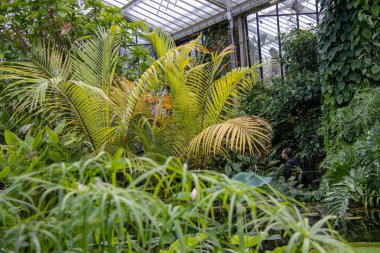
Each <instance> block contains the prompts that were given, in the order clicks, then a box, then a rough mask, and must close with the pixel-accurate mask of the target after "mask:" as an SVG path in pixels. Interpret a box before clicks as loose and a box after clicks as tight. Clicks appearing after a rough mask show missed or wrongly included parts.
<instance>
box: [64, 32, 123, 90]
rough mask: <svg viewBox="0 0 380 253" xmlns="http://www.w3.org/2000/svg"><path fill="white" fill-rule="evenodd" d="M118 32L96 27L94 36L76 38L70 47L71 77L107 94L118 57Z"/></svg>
mask: <svg viewBox="0 0 380 253" xmlns="http://www.w3.org/2000/svg"><path fill="white" fill-rule="evenodd" d="M119 47H120V33H119V28H118V27H117V26H116V25H113V26H112V27H111V28H110V30H109V31H108V30H106V29H104V28H98V30H97V32H96V36H95V37H93V38H87V39H84V40H78V41H77V42H76V43H75V44H74V45H73V47H72V52H73V53H72V68H73V79H75V80H81V81H83V82H84V83H87V84H89V85H92V86H94V87H98V88H101V89H102V90H103V91H104V92H106V93H107V94H109V92H110V89H111V84H112V82H113V78H114V74H115V70H116V65H117V62H118V59H119Z"/></svg>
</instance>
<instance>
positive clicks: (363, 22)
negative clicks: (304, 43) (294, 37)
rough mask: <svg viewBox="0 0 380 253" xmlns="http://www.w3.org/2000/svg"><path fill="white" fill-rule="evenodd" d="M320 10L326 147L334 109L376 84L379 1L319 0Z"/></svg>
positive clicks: (379, 70) (379, 68) (379, 67)
mask: <svg viewBox="0 0 380 253" xmlns="http://www.w3.org/2000/svg"><path fill="white" fill-rule="evenodd" d="M321 11H322V12H323V13H324V17H323V20H322V22H321V25H320V26H319V29H318V47H319V48H318V49H319V52H320V57H321V66H320V70H321V77H322V96H323V98H324V103H323V111H324V122H325V123H324V125H325V129H324V130H325V144H327V143H328V140H329V139H331V138H330V137H331V136H330V134H331V131H329V125H330V124H329V122H330V121H331V120H332V119H333V117H334V112H335V110H336V109H337V108H339V107H342V106H345V105H347V104H348V103H349V102H350V101H351V99H352V98H353V96H354V95H355V93H356V92H357V91H359V90H361V89H363V88H368V87H374V86H378V85H379V81H380V15H379V14H380V0H322V1H321ZM327 145H328V144H327Z"/></svg>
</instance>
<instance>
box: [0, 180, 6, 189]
mask: <svg viewBox="0 0 380 253" xmlns="http://www.w3.org/2000/svg"><path fill="white" fill-rule="evenodd" d="M4 189H5V184H4V183H3V182H1V181H0V191H2V190H4Z"/></svg>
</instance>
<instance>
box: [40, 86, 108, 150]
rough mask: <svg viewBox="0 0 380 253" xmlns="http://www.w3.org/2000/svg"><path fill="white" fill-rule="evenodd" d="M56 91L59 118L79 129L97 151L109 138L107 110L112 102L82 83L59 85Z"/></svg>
mask: <svg viewBox="0 0 380 253" xmlns="http://www.w3.org/2000/svg"><path fill="white" fill-rule="evenodd" d="M56 89H57V93H58V92H59V95H60V97H59V98H60V102H59V106H60V107H61V109H60V111H61V112H62V115H61V116H63V115H64V116H65V118H66V119H68V123H69V124H71V125H73V126H76V127H79V129H81V130H82V132H83V133H85V134H86V135H87V136H88V138H89V139H90V142H91V144H92V145H93V147H94V149H95V150H98V149H99V148H100V147H101V146H102V145H103V144H104V143H105V142H106V141H107V139H108V137H109V134H108V129H107V127H108V123H107V122H108V121H109V119H108V118H107V117H108V110H107V108H110V106H112V105H113V104H112V102H111V101H110V100H109V98H108V97H107V96H106V94H105V93H104V92H103V90H102V89H100V88H97V87H93V86H91V85H88V84H85V83H83V82H65V83H61V84H59V85H57V87H56ZM51 104H52V103H51ZM49 105H50V104H47V105H46V106H49ZM55 109H57V110H56V111H58V110H59V108H55Z"/></svg>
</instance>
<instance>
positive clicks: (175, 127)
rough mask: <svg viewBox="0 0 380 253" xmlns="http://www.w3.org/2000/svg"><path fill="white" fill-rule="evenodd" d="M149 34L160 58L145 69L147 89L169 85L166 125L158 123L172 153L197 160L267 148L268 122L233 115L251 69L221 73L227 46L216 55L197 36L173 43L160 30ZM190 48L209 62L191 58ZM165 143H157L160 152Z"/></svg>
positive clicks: (252, 73)
mask: <svg viewBox="0 0 380 253" xmlns="http://www.w3.org/2000/svg"><path fill="white" fill-rule="evenodd" d="M148 37H149V38H150V40H151V41H152V44H153V47H154V49H155V50H156V52H157V56H158V57H159V59H158V60H157V61H156V62H155V63H154V64H153V66H152V67H151V68H150V69H149V70H148V72H149V71H151V72H150V74H149V75H148V77H149V79H148V80H147V82H148V83H149V86H148V87H147V88H148V89H149V91H150V92H152V91H153V90H154V91H157V90H160V89H161V90H165V87H170V93H169V94H170V100H171V105H172V106H170V107H172V109H171V110H170V113H169V114H168V113H166V114H165V115H166V117H165V120H166V121H168V122H170V124H163V125H164V127H165V128H166V130H167V131H169V132H170V133H171V134H170V136H171V137H172V141H171V142H170V143H171V147H169V148H171V149H172V152H174V153H173V154H175V155H179V156H184V155H183V154H187V155H185V157H187V158H189V157H196V158H197V159H196V160H198V159H199V158H205V157H207V156H209V155H227V154H228V152H229V151H235V152H238V153H248V154H251V155H252V154H256V153H259V152H263V151H264V152H265V151H266V149H267V147H268V146H269V145H270V136H271V133H272V129H271V127H270V125H269V124H268V123H267V122H266V121H265V120H263V119H260V118H258V117H252V116H245V117H237V116H238V114H239V112H238V105H239V102H240V97H241V96H242V95H243V94H244V93H246V92H247V91H249V90H250V89H252V87H253V84H254V82H255V80H256V78H257V72H256V71H255V67H253V68H248V67H245V68H236V69H233V70H232V71H230V72H227V73H224V74H223V70H224V68H225V65H224V62H225V60H226V58H228V57H229V55H230V54H231V53H232V52H233V51H234V48H233V47H232V46H230V47H227V48H226V49H224V50H223V51H222V52H221V53H220V54H217V53H212V52H209V51H208V50H207V49H206V48H204V47H202V46H201V45H199V44H198V41H199V39H200V37H198V38H197V39H195V40H194V41H192V42H189V43H187V44H185V45H183V46H179V47H176V46H175V43H174V41H173V40H172V38H171V37H170V36H169V35H168V34H167V33H165V32H163V31H162V30H160V29H159V28H156V29H155V30H154V31H153V32H152V33H149V35H148ZM194 51H197V52H198V53H201V54H205V55H208V56H209V57H208V58H211V60H210V61H209V62H206V63H203V64H200V63H198V62H197V59H196V57H193V56H190V55H191V53H192V52H194ZM161 102H162V103H164V100H163V99H162V100H161ZM161 107H164V106H161ZM159 108H160V107H159ZM161 111H162V109H161ZM157 118H162V114H155V115H153V117H152V121H153V122H156V121H157ZM161 125H162V124H161ZM154 127H156V128H157V127H158V128H159V127H160V126H157V125H154ZM148 144H149V143H148ZM173 144H176V145H173ZM173 146H174V148H172V147H173ZM165 147H166V146H164V147H161V152H162V150H163V148H165ZM158 152H160V151H159V150H158ZM164 152H165V151H164Z"/></svg>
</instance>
